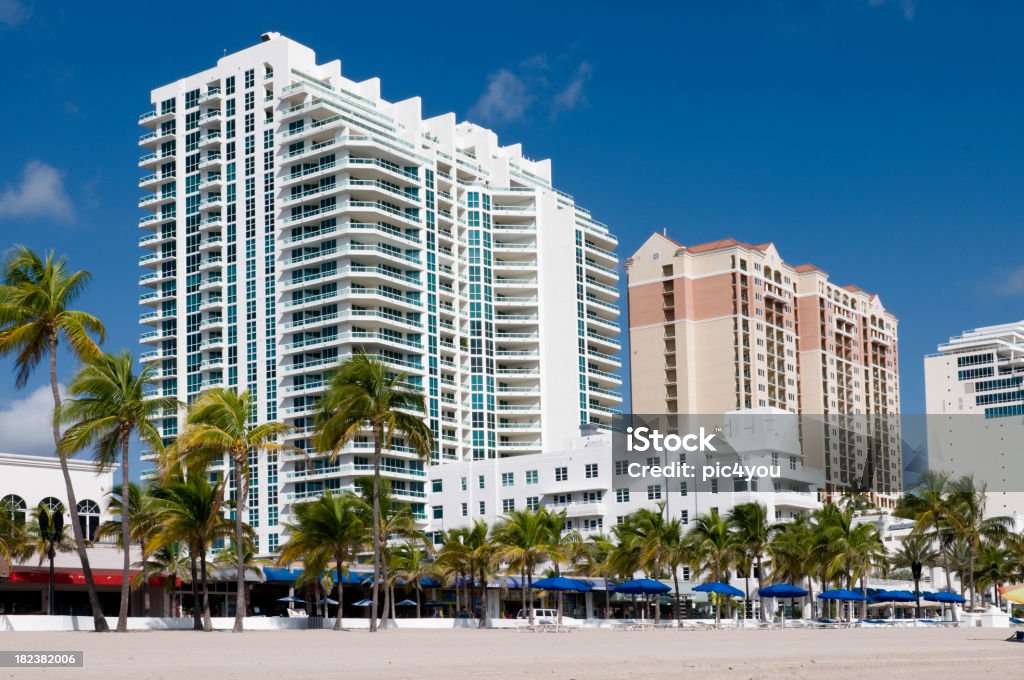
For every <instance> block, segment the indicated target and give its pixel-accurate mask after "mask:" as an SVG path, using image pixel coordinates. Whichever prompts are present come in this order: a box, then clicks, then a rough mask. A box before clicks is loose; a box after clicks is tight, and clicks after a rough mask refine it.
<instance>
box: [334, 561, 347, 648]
mask: <svg viewBox="0 0 1024 680" xmlns="http://www.w3.org/2000/svg"><path fill="white" fill-rule="evenodd" d="M334 561H335V562H336V563H337V565H338V583H337V586H338V615H337V616H336V617H334V630H341V629H342V627H343V626H342V622H341V618H342V614H341V608H342V607H344V606H345V598H344V596H343V595H344V593H343V591H342V588H343V586H344V581H345V577H344V576H343V575H342V573H341V551H338V552H337V553H335V555H334Z"/></svg>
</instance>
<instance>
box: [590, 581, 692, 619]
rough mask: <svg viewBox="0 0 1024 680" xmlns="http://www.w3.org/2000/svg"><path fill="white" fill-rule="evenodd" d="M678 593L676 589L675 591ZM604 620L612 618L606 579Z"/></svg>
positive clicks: (610, 593)
mask: <svg viewBox="0 0 1024 680" xmlns="http://www.w3.org/2000/svg"><path fill="white" fill-rule="evenodd" d="M676 592H678V588H677V589H676ZM604 618H605V619H606V620H607V619H610V618H612V592H611V591H610V590H609V589H608V577H607V576H605V577H604Z"/></svg>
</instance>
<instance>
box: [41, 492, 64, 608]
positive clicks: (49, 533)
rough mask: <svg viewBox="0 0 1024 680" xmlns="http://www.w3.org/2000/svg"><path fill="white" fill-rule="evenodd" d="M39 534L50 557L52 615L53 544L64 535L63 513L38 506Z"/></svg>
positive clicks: (50, 605)
mask: <svg viewBox="0 0 1024 680" xmlns="http://www.w3.org/2000/svg"><path fill="white" fill-rule="evenodd" d="M39 535H40V536H41V537H42V539H43V540H44V541H46V556H47V557H48V558H50V585H49V591H48V593H49V598H48V604H49V607H48V609H49V614H50V616H53V615H54V614H56V611H55V609H56V603H55V602H54V600H55V599H56V598H55V596H54V583H53V581H54V579H53V558H54V557H56V556H57V549H56V547H55V544H56V543H58V542H59V541H60V539H61V538H62V537H63V535H64V513H63V512H60V509H59V508H58V511H57V512H55V513H54V514H53V515H52V516H51V515H50V511H49V510H47V509H46V507H44V506H42V505H40V506H39Z"/></svg>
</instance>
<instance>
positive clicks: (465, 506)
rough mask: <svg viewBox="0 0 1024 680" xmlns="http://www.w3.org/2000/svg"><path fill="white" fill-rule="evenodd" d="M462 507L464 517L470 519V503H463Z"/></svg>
mask: <svg viewBox="0 0 1024 680" xmlns="http://www.w3.org/2000/svg"><path fill="white" fill-rule="evenodd" d="M461 505H462V516H463V517H468V516H469V503H462V504H461Z"/></svg>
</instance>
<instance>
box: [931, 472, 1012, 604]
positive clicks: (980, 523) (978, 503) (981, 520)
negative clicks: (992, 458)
mask: <svg viewBox="0 0 1024 680" xmlns="http://www.w3.org/2000/svg"><path fill="white" fill-rule="evenodd" d="M987 497H988V496H987V492H986V489H985V486H984V485H983V484H982V485H977V484H975V482H974V478H972V477H970V476H966V475H965V476H963V477H960V478H958V479H955V480H952V481H951V482H950V484H949V497H948V500H949V505H950V506H951V510H950V511H949V512H948V513H947V516H946V517H947V523H948V525H949V528H950V531H951V532H952V534H953V536H954V537H956V538H957V539H960V540H962V541H963V542H964V543H965V544H966V545H967V550H968V552H967V578H968V584H969V587H970V591H971V599H970V602H971V607H972V608H973V606H974V604H975V599H976V597H977V593H976V592H975V588H974V572H975V559H976V557H977V554H978V551H979V550H980V549H981V546H982V543H983V542H984V541H985V539H989V540H998V541H1001V540H1002V539H1003V537H1004V536H1006V535H1007V533H1008V532H1009V530H1010V528H1011V527H1012V526H1013V521H1012V520H1011V519H1010V518H1009V517H986V516H985V501H986V499H987Z"/></svg>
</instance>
